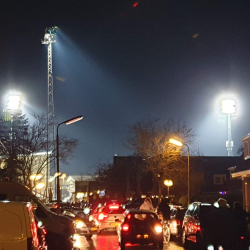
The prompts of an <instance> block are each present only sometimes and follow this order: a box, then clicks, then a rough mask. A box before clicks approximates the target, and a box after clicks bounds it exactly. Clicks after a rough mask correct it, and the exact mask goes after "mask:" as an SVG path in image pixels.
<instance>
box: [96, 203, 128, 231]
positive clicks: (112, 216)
mask: <svg viewBox="0 0 250 250" xmlns="http://www.w3.org/2000/svg"><path fill="white" fill-rule="evenodd" d="M123 213H124V209H123V208H122V206H121V205H120V204H119V203H116V202H114V203H109V204H107V205H105V206H102V207H101V208H100V209H99V212H98V214H97V216H96V217H95V219H94V220H95V224H96V226H97V232H98V233H102V232H104V231H106V232H110V231H113V232H116V231H117V227H118V226H119V224H120V223H119V221H120V220H121V219H122V218H123Z"/></svg>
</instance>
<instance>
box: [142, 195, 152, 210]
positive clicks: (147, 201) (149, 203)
mask: <svg viewBox="0 0 250 250" xmlns="http://www.w3.org/2000/svg"><path fill="white" fill-rule="evenodd" d="M140 210H154V206H153V204H152V200H151V199H150V198H149V197H146V198H145V200H144V202H143V203H142V204H141V206H140Z"/></svg>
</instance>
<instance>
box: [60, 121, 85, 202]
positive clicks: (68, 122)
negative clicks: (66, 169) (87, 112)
mask: <svg viewBox="0 0 250 250" xmlns="http://www.w3.org/2000/svg"><path fill="white" fill-rule="evenodd" d="M82 118H83V117H82V116H77V117H74V118H72V119H70V120H67V121H64V122H61V123H59V124H58V125H57V129H56V163H57V168H56V170H57V173H60V171H59V133H58V132H59V127H60V126H61V125H62V124H66V125H70V124H72V123H74V122H78V121H80V120H82ZM56 188H57V190H56V191H57V204H60V200H61V192H60V175H59V174H58V175H57V187H56Z"/></svg>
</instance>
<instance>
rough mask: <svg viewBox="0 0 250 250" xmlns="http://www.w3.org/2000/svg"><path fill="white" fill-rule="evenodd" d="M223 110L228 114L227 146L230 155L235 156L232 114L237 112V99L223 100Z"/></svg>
mask: <svg viewBox="0 0 250 250" xmlns="http://www.w3.org/2000/svg"><path fill="white" fill-rule="evenodd" d="M221 111H222V113H223V114H227V135H228V139H227V141H226V148H227V152H228V156H233V146H234V142H233V140H232V131H231V114H234V113H235V112H236V107H235V100H232V99H227V100H222V102H221Z"/></svg>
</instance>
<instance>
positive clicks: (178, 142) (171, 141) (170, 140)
mask: <svg viewBox="0 0 250 250" xmlns="http://www.w3.org/2000/svg"><path fill="white" fill-rule="evenodd" d="M169 142H170V143H172V144H174V145H176V146H180V147H182V146H183V145H185V146H186V147H187V149H188V205H189V203H190V163H189V161H190V159H189V158H190V152H189V146H188V145H187V144H186V143H182V142H180V141H178V140H175V139H173V138H170V139H169Z"/></svg>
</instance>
